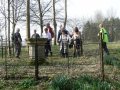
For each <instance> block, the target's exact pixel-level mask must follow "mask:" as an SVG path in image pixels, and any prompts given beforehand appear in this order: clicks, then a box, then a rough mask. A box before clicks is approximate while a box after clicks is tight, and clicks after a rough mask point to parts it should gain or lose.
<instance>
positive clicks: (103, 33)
mask: <svg viewBox="0 0 120 90" xmlns="http://www.w3.org/2000/svg"><path fill="white" fill-rule="evenodd" d="M99 28H100V32H99V34H101V33H102V41H103V42H102V47H103V49H104V51H105V52H106V54H107V55H109V50H108V48H107V43H108V41H109V39H108V33H107V31H106V29H105V28H104V27H103V24H102V23H101V24H99ZM99 34H98V35H99Z"/></svg>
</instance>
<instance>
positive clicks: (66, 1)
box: [64, 0, 67, 28]
mask: <svg viewBox="0 0 120 90" xmlns="http://www.w3.org/2000/svg"><path fill="white" fill-rule="evenodd" d="M66 22H67V0H65V20H64V28H65V27H66Z"/></svg>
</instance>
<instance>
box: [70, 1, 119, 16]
mask: <svg viewBox="0 0 120 90" xmlns="http://www.w3.org/2000/svg"><path fill="white" fill-rule="evenodd" d="M119 4H120V0H68V17H93V16H94V15H95V12H96V11H101V12H102V13H103V14H104V15H105V16H107V14H108V11H109V12H110V11H111V9H112V12H114V14H115V16H116V17H120V6H119Z"/></svg>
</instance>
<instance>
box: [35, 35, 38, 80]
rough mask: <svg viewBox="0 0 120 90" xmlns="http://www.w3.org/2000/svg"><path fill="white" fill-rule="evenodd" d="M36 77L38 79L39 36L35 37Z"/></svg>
mask: <svg viewBox="0 0 120 90" xmlns="http://www.w3.org/2000/svg"><path fill="white" fill-rule="evenodd" d="M35 41H36V42H35V79H36V80H38V73H39V72H38V45H37V37H36V38H35Z"/></svg>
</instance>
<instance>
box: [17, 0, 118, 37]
mask: <svg viewBox="0 0 120 90" xmlns="http://www.w3.org/2000/svg"><path fill="white" fill-rule="evenodd" d="M119 4H120V0H68V17H73V18H82V17H84V18H91V17H94V15H95V12H96V11H101V12H103V14H104V16H107V15H108V10H109V11H110V10H111V8H112V9H113V11H111V12H114V14H115V16H116V17H120V6H119ZM19 28H20V29H22V30H25V29H26V27H24V28H23V26H22V25H21V26H19ZM31 28H32V27H31ZM35 29H36V28H35ZM31 31H32V32H31V33H33V30H31ZM21 35H22V37H24V38H25V36H26V32H24V33H23V32H21Z"/></svg>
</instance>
